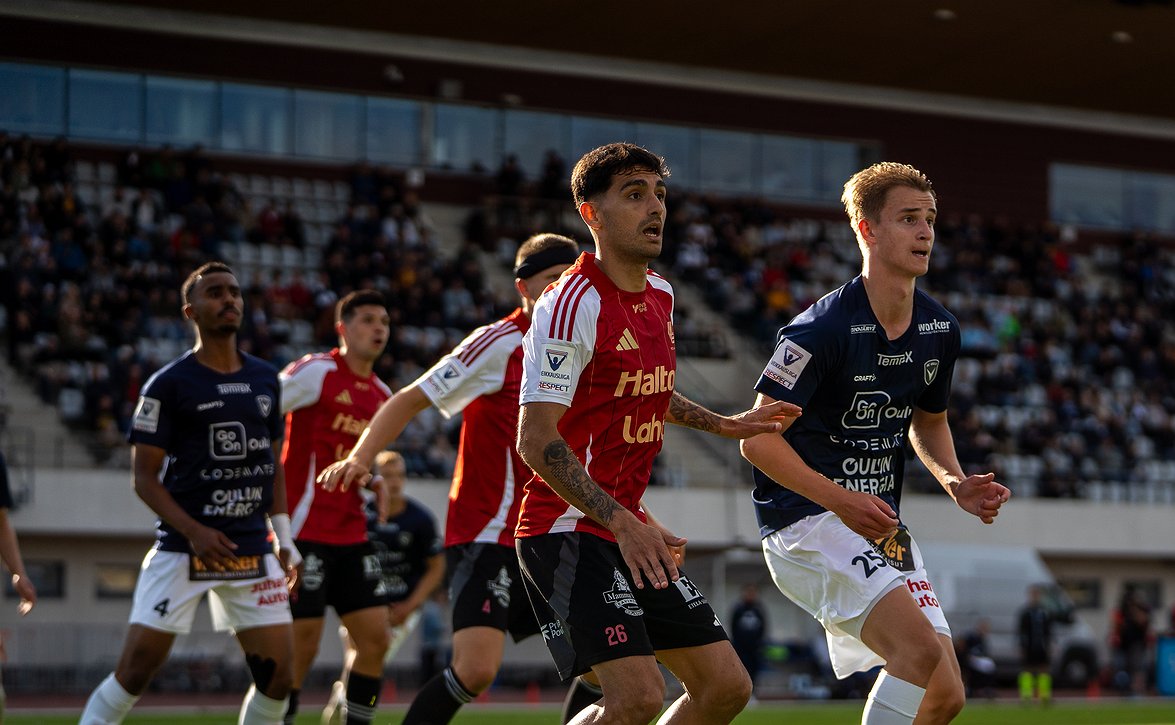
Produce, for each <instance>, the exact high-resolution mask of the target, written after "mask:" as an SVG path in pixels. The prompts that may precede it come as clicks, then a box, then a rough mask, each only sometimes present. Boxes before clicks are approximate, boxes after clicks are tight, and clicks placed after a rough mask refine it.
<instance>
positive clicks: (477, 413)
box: [414, 308, 531, 547]
mask: <svg viewBox="0 0 1175 725" xmlns="http://www.w3.org/2000/svg"><path fill="white" fill-rule="evenodd" d="M528 327H530V318H529V317H527V316H526V314H525V313H524V312H523V311H522V309H521V308H519V309H516V310H514V312H512V313H510V314H509V315H507V316H506V317H504V318H502V319H500V320H498V321H497V322H494V323H492V324H490V325H486V326H484V327H479V328H478V329H476V330H474V331H473V332H472V333H470V334H469V336H468V337H466V338H465V339H464V340H462V341H461V343H460V344H459V345H457V347H455V348H453V351H452V352H450V353H449V354H448V355H446V356H444V357H443V358H441V359H440V360H439V361H438V362H437V363H436V364H435V365H433V366H432V368H430V369H429V370H428V372H426V373H425V374H424V375H421V376H420V377H419V378H418V379H417V380H416V382H415V383H414V385H417V386H418V387H419V388H420V390H421V391H422V392H423V393H424V394H425V395H426V396H428V399H429V400H430V401H432V404H433V405H434V406H436V408H437V410H439V411H440V412H441V415H443V416H445V417H446V418H451V417H452V416H454V415H456V414H457V413H462V412H463V415H462V418H461V443H460V447H459V448H458V451H457V466H456V468H455V469H454V471H453V484H452V486H451V487H450V489H449V512H448V515H447V516H446V518H445V546H455V545H457V544H467V543H470V542H482V543H494V544H501V545H503V546H510V547H513V546H514V527H515V525H516V524H517V523H518V505H519V502H520V501H521V496H520V495H519V494H520V493H521V487H522V484H523V483H524V482H525V481H526V479H528V478H530V476H531V472H530V469H529V468H527V466H526V464H525V463H523V461H522V458H521V457H520V456H519V455H518V452H517V451H516V450H515V444H514V440H515V438H516V436H517V429H518V390H519V385H520V384H521V381H522V336H523V335H524V334H525V333H526V330H527V328H528Z"/></svg>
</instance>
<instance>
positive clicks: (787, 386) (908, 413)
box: [754, 277, 959, 536]
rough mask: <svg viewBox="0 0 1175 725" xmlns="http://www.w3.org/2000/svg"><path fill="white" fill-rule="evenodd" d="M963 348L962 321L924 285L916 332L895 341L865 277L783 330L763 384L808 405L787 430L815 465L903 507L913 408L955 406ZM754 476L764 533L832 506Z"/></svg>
mask: <svg viewBox="0 0 1175 725" xmlns="http://www.w3.org/2000/svg"><path fill="white" fill-rule="evenodd" d="M958 354H959V321H958V320H957V319H956V318H955V316H954V315H952V314H951V313H950V312H947V310H946V308H944V307H943V306H942V305H940V304H939V303H938V302H936V301H935V300H934V299H932V298H931V297H930V296H929V295H927V294H925V293H924V292H922V291H921V290H915V292H914V318H913V320H912V321H911V323H910V327H909V329H907V330H906V332H905V333H904V334H902V336H901V337H899V338H898V339H896V340H889V339H887V337H886V334H885V330H884V329H883V328H882V326H881V324H880V323H878V321H877V318H876V317H875V316H874V314H873V309H872V308H871V307H870V306H869V299H868V297H867V296H866V294H865V285H864V281H863V280H862V279H861V278H860V277H857V278H856V279H854V280H853V281H851V282H849V283H848V284H846V285H845V286H843V287H841V288H840V289H838V290H836V291H834V292H830V293H829V294H827V295H825V296H824V297H823V298H821V299H820V300H819V301H818V302H816V303H815V304H813V305H812V306H811V307H809V308H808V309H807V310H805V311H804V312H802V313H801V314H800V315H798V316H797V317H796V318H795V319H793V320H792V321H791V322H790V323H788V325H787V326H786V327H784V328H782V329H781V330H780V331H779V336H778V341H777V343H776V348H775V354H774V355H772V357H771V359H770V360H769V361H768V362H767V367H766V368H765V369H764V370H763V375H762V377H760V378H759V382H758V383H757V384H756V385H755V390H757V391H758V392H760V393H763V394H764V395H769V396H771V397H772V398H775V399H776V400H786V401H788V402H790V403H795V404H796V405H799V406H802V407H803V408H804V414H803V415H801V416H800V417H799V418H797V419H796V420H795V421H794V422H793V423H792V424H791V427H789V428H788V429H787V430H786V431H784V433H783V436H784V439H785V440H786V441H787V442H788V443H789V444H791V446H792V448H794V449H795V451H796V453H798V454H799V456H800V458H802V459H803V460H804V462H805V463H807V464H808V466H809V467H811V468H812V469H813V470H815V471H817V472H819V473H821V474H822V475H824V476H826V477H827V478H829V479H831V480H833V481H835V482H836V483H838V484H840V485H841V486H844V487H845V488H847V489H849V490H851V491H863V492H865V493H871V494H874V495H877V496H880V497H881V498H882V499H884V500H885V501H886V502H887V503H888V504H889V505H890V506H892V507H893V509H894V511H895V512H896V511H898V510H899V509H898V504H899V502H900V499H901V490H902V474H903V469H904V464H905V450H906V438H907V434H908V432H909V428H910V419H911V417H912V416H913V413H914V408H915V407H918V408H921V409H922V410H925V411H927V412H929V413H938V412H941V411H943V410H946V407H947V402H948V398H949V397H950V389H951V376H952V375H953V373H954V367H955V359H956V358H957V357H958ZM754 476H755V493H754V501H755V511H756V513H757V515H758V517H759V533H760V535H762V536H767V535H768V534H770V533H771V532H773V531H778V530H779V529H782V528H783V527H785V526H789V525H791V524H793V523H795V522H796V521H799V520H800V519H802V518H804V517H805V516H812V515H815V514H818V513H821V512H823V511H824V510H825V509H824V507H823V506H820V505H818V504H816V503H814V502H812V501H810V500H809V499H807V498H805V497H803V496H801V495H799V494H798V493H795V492H793V491H791V490H790V489H787V488H785V487H784V486H781V485H779V484H778V483H776V482H774V481H772V480H771V479H770V478H769V477H768V476H767V475H765V474H764V473H763V472H761V471H759V470H758V469H755V471H754Z"/></svg>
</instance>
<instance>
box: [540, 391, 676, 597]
mask: <svg viewBox="0 0 1175 725" xmlns="http://www.w3.org/2000/svg"><path fill="white" fill-rule="evenodd" d="M565 412H567V408H566V406H563V405H560V404H558V403H527V404H525V405H523V406H522V410H521V411H520V413H519V416H518V453H519V455H521V456H522V460H524V461H526V465H528V466H530V467H531V469H532V470H533V471H534V472H535V473H537V474H538V475H539V476H540V477H541V478H542V479H543V481H545V482H546V484H547V485H548V486H550V487H551V490H552V491H554V492H555V493H557V494H559V496H560V497H561V498H562V499H563V500H564V501H567V502H568V503H569V504H571V505H572V506H574V507H576V508H577V509H579V510H580V511H582V512H583V513H584V514H586V515H587V516H590V517H591V518H592V519H593V520H595V521H596V522H597V523H599V524H600V525H602V526H604V527H606V528H607V529H608V530H609V531H611V532H612V535H613V536H615V537H616V543H617V544H618V545H619V546H620V553H621V555H622V556H623V557H624V562H625V563H626V564H627V565H628V568H629V570H630V571H631V572H632V574H633V580H634V581H633V584H634V585H635V586H636V587H637V588H638V589H643V588H644V581H645V579H647V580H648V581H649V582H650V583H651V584H652V585H653V588H655V589H664V588H665V587H667V586H668V585H669V581H670V580H673V581H676V580H677V577H678V574H677V566H676V565H675V564H674V562H673V555H672V553H671V552H670V551H669V547H668V546H667V544H666V541H665V539H664V537H663V536H662V532H661V529H659V528H656V527H654V526H650V525H649V524H646V523H644V522H642V521H641V520H640V519H638V518H637V517H636V515H635V514H634V513H632V512H631V511H629V510H628V509H626V508H624V507H623V506H621V505H620V503H619V502H618V501H617V500H616V499H615V498H613V497H612V496H610V495H608V493H607V492H606V491H604V490H603V489H602V488H600V486H599V484H597V483H596V482H595V481H593V480H592V477H591V476H589V475H588V472H587V471H586V470H585V469H584V467H583V464H581V463H580V462H579V459H578V458H576V456H575V452H574V451H573V450H571V446H569V445H568V444H567V441H566V440H564V439H563V436H562V435H560V434H559V427H558V426H559V420H560V419H562V417H563V414H564V413H565Z"/></svg>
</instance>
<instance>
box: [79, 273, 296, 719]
mask: <svg viewBox="0 0 1175 725" xmlns="http://www.w3.org/2000/svg"><path fill="white" fill-rule="evenodd" d="M182 295H183V308H182V311H183V315H184V317H185V318H187V319H188V320H190V321H191V322H192V323H193V324H194V325H195V328H196V344H195V346H194V347H193V348H192V349H191V350H189V351H188V352H186V353H184V354H183V355H181V356H180V357H178V358H176V359H175V360H173V361H172V362H170V363H168V364H167V365H165V366H164V367H163V368H162V369H160V370H159V371H158V372H157V373H155V374H154V375H152V376H151V378H150V379H149V380H147V382H146V384H144V385H143V389H142V392H141V393H140V395H139V403H138V407H136V408H135V415H134V420H133V422H132V424H131V431H130V433H129V435H128V438H129V439H130V442H131V445H132V460H133V463H132V467H133V469H134V482H135V492H136V493H138V495H139V497H140V498H142V499H143V501H144V502H145V503H146V504H147V505H148V506H149V507H151V510H152V511H154V512H155V513H157V514H158V515H159V522H158V525H157V534H156V542H155V546H154V547H152V549H151V551H149V552H148V553H147V557H146V558H145V559H144V560H143V566H142V570H141V572H140V574H139V581H138V583H137V584H136V585H135V595H134V603H133V604H132V606H131V616H130V628H129V630H128V631H127V635H126V641H125V643H124V645H123V650H122V655H121V657H120V658H119V660H118V665H117V667H116V668H115V670H114V672H113V673H111V674H110V675H109V676H108V677H107V678H106V679H105V680H103V681H102V683H101V684H100V685H98V687H97V689H95V690H94V692H93V693H91V695H90V699H89V700H88V701H87V702H86V706H85V709H84V710H83V711H82V715H81V720H80V722H81V723H82V724H83V725H96V724H98V723H118V722H122V719H123V718H124V717H126V715H127V713H128V712H130V710H131V708H132V707H134V704H135V702H137V701H138V699H139V697H140V696H141V695H142V694H143V692H144V690H146V689H147V685H148V684H149V683H150V682H151V679H152V678H153V677H154V676H155V673H156V672H157V671H158V670H159V668H160V667H161V666H163V663H164V662H165V661H166V660H167V656H168V653H170V651H171V646H172V643H173V642H174V641H175V637H176V635H177V634H187V633H188V632H189V631H191V628H192V620H193V618H194V617H195V615H196V606H197V605H198V604H199V603H200V600H201V599H203V598H204V595H205V594H207V595H208V603H209V609H210V610H211V613H212V622H213V625H214V626H215V627H216V629H218V630H228V631H231V632H233V634H235V635H236V638H237V640H238V641H239V642H240V644H241V649H242V650H243V651H244V654H245V662H246V664H248V666H249V672H250V673H251V674H252V676H253V685H252V686H251V687H250V688H249V691H248V693H247V694H246V695H245V700H244V702H243V703H242V705H241V712H240V720H239V722H240V723H242V724H243V725H261V724H262V723H264V724H265V725H276V724H277V723H280V722H281V719H282V713H284V712H285V709H286V698H287V696H288V695H289V692H290V686H291V683H292V682H293V667H292V655H293V652H292V648H293V645H292V632H291V627H290V608H289V603H288V597H287V594H286V591H287V580H288V581H289V583H290V584H292V583H293V580H294V578H295V577H296V572H295V569H294V566H295V565H296V563H297V562H296V555H297V549H296V548H295V547H294V544H293V541H292V539H291V537H290V523H289V517H288V516H287V515H286V487H285V479H284V477H283V475H282V469H281V466H279V465H278V463H277V462H278V457H279V451H280V446H281V439H282V424H281V410H280V396H281V388H280V386H279V384H278V380H277V371H276V370H274V369H273V368H272V367H271V366H270V365H269V364H268V363H266V362H264V361H262V360H260V359H258V358H255V357H253V356H251V355H248V354H246V353H244V352H241V351H240V350H238V349H237V331H238V330H239V329H240V326H241V318H242V315H243V312H244V310H243V305H242V300H241V287H240V285H239V284H238V282H237V278H236V276H235V275H234V274H233V272H232V270H231V269H230V268H229V267H227V266H226V265H224V264H221V263H217V262H213V263H209V264H206V265H204V266H202V267H200V268H199V269H197V270H196V271H194V272H192V274H191V275H190V276H189V277H188V278H187V280H186V281H185V282H184V284H183V288H182ZM267 524H271V525H272V529H273V534H275V535H276V539H277V543H278V545H279V547H280V562H279V557H278V556H275V555H274V545H273V543H272V542H271V540H270V535H271V532H270V527H269V525H267Z"/></svg>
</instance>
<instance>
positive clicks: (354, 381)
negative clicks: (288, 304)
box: [278, 348, 392, 545]
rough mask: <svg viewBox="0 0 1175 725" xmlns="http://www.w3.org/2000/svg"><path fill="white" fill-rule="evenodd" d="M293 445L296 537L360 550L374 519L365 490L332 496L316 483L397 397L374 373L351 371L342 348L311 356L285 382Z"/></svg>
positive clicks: (289, 461) (286, 458)
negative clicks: (369, 515)
mask: <svg viewBox="0 0 1175 725" xmlns="http://www.w3.org/2000/svg"><path fill="white" fill-rule="evenodd" d="M278 377H279V379H280V380H281V386H282V413H284V414H285V416H286V441H285V446H284V447H283V448H282V465H283V466H285V468H286V496H287V497H288V503H289V507H290V523H291V528H292V529H293V534H294V538H295V539H301V540H303V541H314V542H317V543H320V544H334V545H347V544H360V543H363V542H364V541H366V540H367V518H366V516H365V515H364V513H363V499H362V498H361V497H360V495H359V488H358V487H357V486H352V487H351V488H349V489H348V490H347V491H341V490H339V489H335V490H334V491H326V490H324V489H322V488H321V487H320V486H318V485H316V484H315V479H316V478H317V477H318V474H319V473H321V472H322V470H323V469H324V468H326V467H327V466H329V465H330V464H332V463H334V462H335V461H337V460H339V459H341V458H345V457H346V456H347V454H348V453H350V452H351V449H352V448H354V447H355V443H356V442H358V440H359V436H360V434H362V433H363V429H364V428H366V427H367V423H368V422H369V421H370V420H371V418H372V416H374V415H375V411H377V410H379V406H380V405H381V404H382V403H383V402H384V401H385V400H387V399H388V398H390V397H391V396H392V391H391V389H390V388H388V386H387V385H385V384H384V382H383V381H382V380H380V379H379V378H378V377H376V376H375V375H374V374H373V375H369V376H367V377H362V378H361V377H359V376H358V375H356V374H355V373H353V372H351V368H349V367H347V363H346V362H345V361H344V360H343V357H342V354H341V353H340V352H339V349H338V348H335V349H334V350H331V351H330V352H329V353H325V352H321V353H314V354H311V355H306V356H304V357H302V358H301V359H299V360H296V361H294V362H292V363H290V364H289V365H287V366H286V368H285V369H284V370H282V372H281V375H279V376H278Z"/></svg>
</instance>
